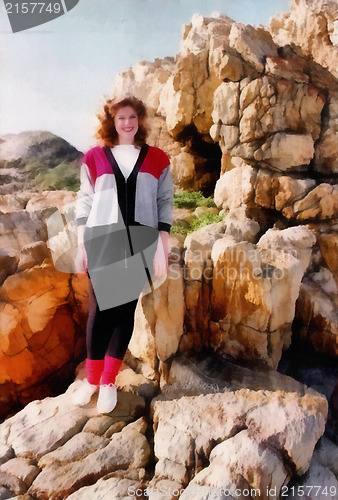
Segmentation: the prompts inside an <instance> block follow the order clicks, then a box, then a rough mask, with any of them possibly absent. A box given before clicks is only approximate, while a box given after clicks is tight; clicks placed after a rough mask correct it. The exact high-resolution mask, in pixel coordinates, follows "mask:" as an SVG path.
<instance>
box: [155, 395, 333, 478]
mask: <svg viewBox="0 0 338 500" xmlns="http://www.w3.org/2000/svg"><path fill="white" fill-rule="evenodd" d="M263 401H264V403H263ZM153 411H154V423H155V438H154V441H155V454H156V457H157V458H158V459H159V460H160V461H163V460H170V461H172V462H173V463H176V464H177V463H179V464H181V465H182V466H184V467H186V468H191V467H193V468H196V467H198V466H199V458H198V457H206V458H208V459H210V462H212V454H211V453H210V452H211V450H212V448H214V445H213V444H212V443H215V441H216V442H218V443H222V444H219V445H218V446H220V447H221V449H222V447H225V448H227V450H228V452H227V453H224V455H223V454H222V453H220V454H219V455H218V454H216V448H214V449H213V451H212V453H214V456H215V455H216V457H217V455H218V458H219V459H220V461H221V462H222V467H223V472H224V470H227V466H226V465H227V461H230V462H231V461H232V460H233V461H234V462H235V461H236V459H237V457H238V460H239V461H241V463H242V465H241V466H240V467H242V468H243V470H244V469H245V473H247V474H250V472H249V470H250V467H248V461H247V460H245V457H244V455H241V453H242V452H241V451H240V449H241V447H242V450H243V448H244V449H245V446H249V447H250V445H249V442H250V441H251V443H252V445H251V446H252V453H256V456H257V452H258V449H259V447H260V450H261V451H260V453H261V452H263V450H264V449H266V448H268V450H267V451H266V453H267V454H269V452H270V453H272V454H275V453H276V455H277V456H275V459H274V460H275V463H276V464H277V463H278V462H279V459H278V458H277V457H278V455H279V454H280V453H282V454H283V453H287V454H288V456H289V459H290V460H291V462H292V463H293V465H294V467H295V468H296V470H297V471H298V472H299V473H302V472H305V471H306V470H307V468H308V466H309V464H310V459H311V456H312V452H313V448H314V445H315V443H316V441H317V440H318V439H319V437H320V436H321V434H322V433H323V430H324V425H325V418H326V411H327V403H326V400H325V399H324V398H323V397H320V396H319V395H315V394H314V393H313V394H312V395H310V394H307V395H305V396H304V397H299V396H297V395H296V394H288V393H282V392H276V393H270V392H268V391H257V392H255V393H254V395H253V393H251V392H250V391H248V390H245V389H243V390H240V391H236V392H224V393H218V394H206V395H200V396H196V397H180V398H179V399H173V400H171V401H161V400H157V401H154V403H153ZM185 414H187V418H185V417H184V415H185ZM264 415H265V417H264ZM267 415H269V418H268V419H267ZM246 427H247V430H246V431H244V432H240V431H241V430H242V429H243V428H246ZM233 436H235V437H233ZM237 442H241V445H238V448H236V446H237V445H236V443H237ZM225 443H227V444H225ZM254 443H256V444H254ZM270 446H271V448H270ZM257 447H258V448H257ZM255 448H256V450H257V451H256V452H255V451H254V450H255ZM236 449H237V450H238V455H237V457H236V451H235V450H236ZM179 450H180V453H179ZM270 450H271V451H270ZM277 450H278V451H277ZM243 451H244V450H243ZM222 456H224V461H223V460H222V458H221V457H222ZM216 457H215V460H216ZM227 457H228V458H227ZM237 463H238V464H239V463H240V462H237ZM251 465H252V464H250V466H251ZM265 467H266V465H265ZM265 467H264V469H263V470H265V471H266V468H265ZM283 467H285V465H282V464H280V465H279V467H278V468H277V470H276V472H275V473H276V474H277V475H278V474H279V479H278V478H277V477H276V480H277V483H278V484H279V485H280V484H281V483H280V481H281V477H284V478H285V476H286V474H287V473H285V472H284V471H283ZM167 470H168V471H169V469H167ZM201 474H203V473H201ZM167 477H168V478H169V479H174V478H170V476H167ZM196 477H198V476H196ZM258 477H259V476H258ZM248 479H249V477H248ZM265 480H268V479H265ZM252 481H253V479H252V476H251V477H250V479H249V483H251V482H252Z"/></svg>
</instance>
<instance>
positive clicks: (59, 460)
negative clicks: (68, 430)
mask: <svg viewBox="0 0 338 500" xmlns="http://www.w3.org/2000/svg"><path fill="white" fill-rule="evenodd" d="M108 443H109V439H106V438H102V437H99V436H96V435H95V434H92V433H91V432H88V431H87V432H79V433H78V434H75V435H74V436H73V437H72V438H70V439H69V441H67V442H66V443H65V444H64V445H63V446H60V447H59V448H57V449H56V450H55V451H51V452H50V453H47V454H46V455H44V456H43V457H41V459H40V460H39V467H46V466H50V465H53V464H54V465H64V464H66V463H70V462H75V461H79V460H82V459H83V458H84V457H86V456H88V455H90V453H93V452H94V451H97V450H100V449H102V448H104V447H105V446H107V444H108Z"/></svg>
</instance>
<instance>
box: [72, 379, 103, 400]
mask: <svg viewBox="0 0 338 500" xmlns="http://www.w3.org/2000/svg"><path fill="white" fill-rule="evenodd" d="M98 388H99V386H98V385H93V384H90V383H89V382H88V380H87V379H86V378H85V379H83V380H82V383H81V384H80V386H79V387H78V389H77V390H76V391H75V392H74V393H73V395H72V403H73V405H75V406H85V405H87V404H88V403H89V401H90V400H91V398H92V396H93V394H94V393H95V392H96V391H97V390H98Z"/></svg>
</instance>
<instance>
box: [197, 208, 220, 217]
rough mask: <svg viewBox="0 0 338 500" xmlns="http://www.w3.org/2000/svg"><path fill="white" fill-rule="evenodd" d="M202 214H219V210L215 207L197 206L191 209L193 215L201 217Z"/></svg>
mask: <svg viewBox="0 0 338 500" xmlns="http://www.w3.org/2000/svg"><path fill="white" fill-rule="evenodd" d="M203 214H215V215H218V214H219V210H218V208H216V207H197V208H195V210H194V211H193V215H194V216H195V217H201V215H203Z"/></svg>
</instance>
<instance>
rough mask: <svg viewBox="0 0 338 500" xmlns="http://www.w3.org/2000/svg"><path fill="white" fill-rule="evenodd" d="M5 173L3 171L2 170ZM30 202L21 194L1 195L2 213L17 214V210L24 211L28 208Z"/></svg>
mask: <svg viewBox="0 0 338 500" xmlns="http://www.w3.org/2000/svg"><path fill="white" fill-rule="evenodd" d="M1 172H3V169H1ZM27 200H28V195H27V198H26V197H25V196H22V195H20V194H18V195H15V194H2V195H0V212H1V213H3V214H7V213H11V212H15V211H17V210H23V209H24V208H25V206H26V203H27Z"/></svg>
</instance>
